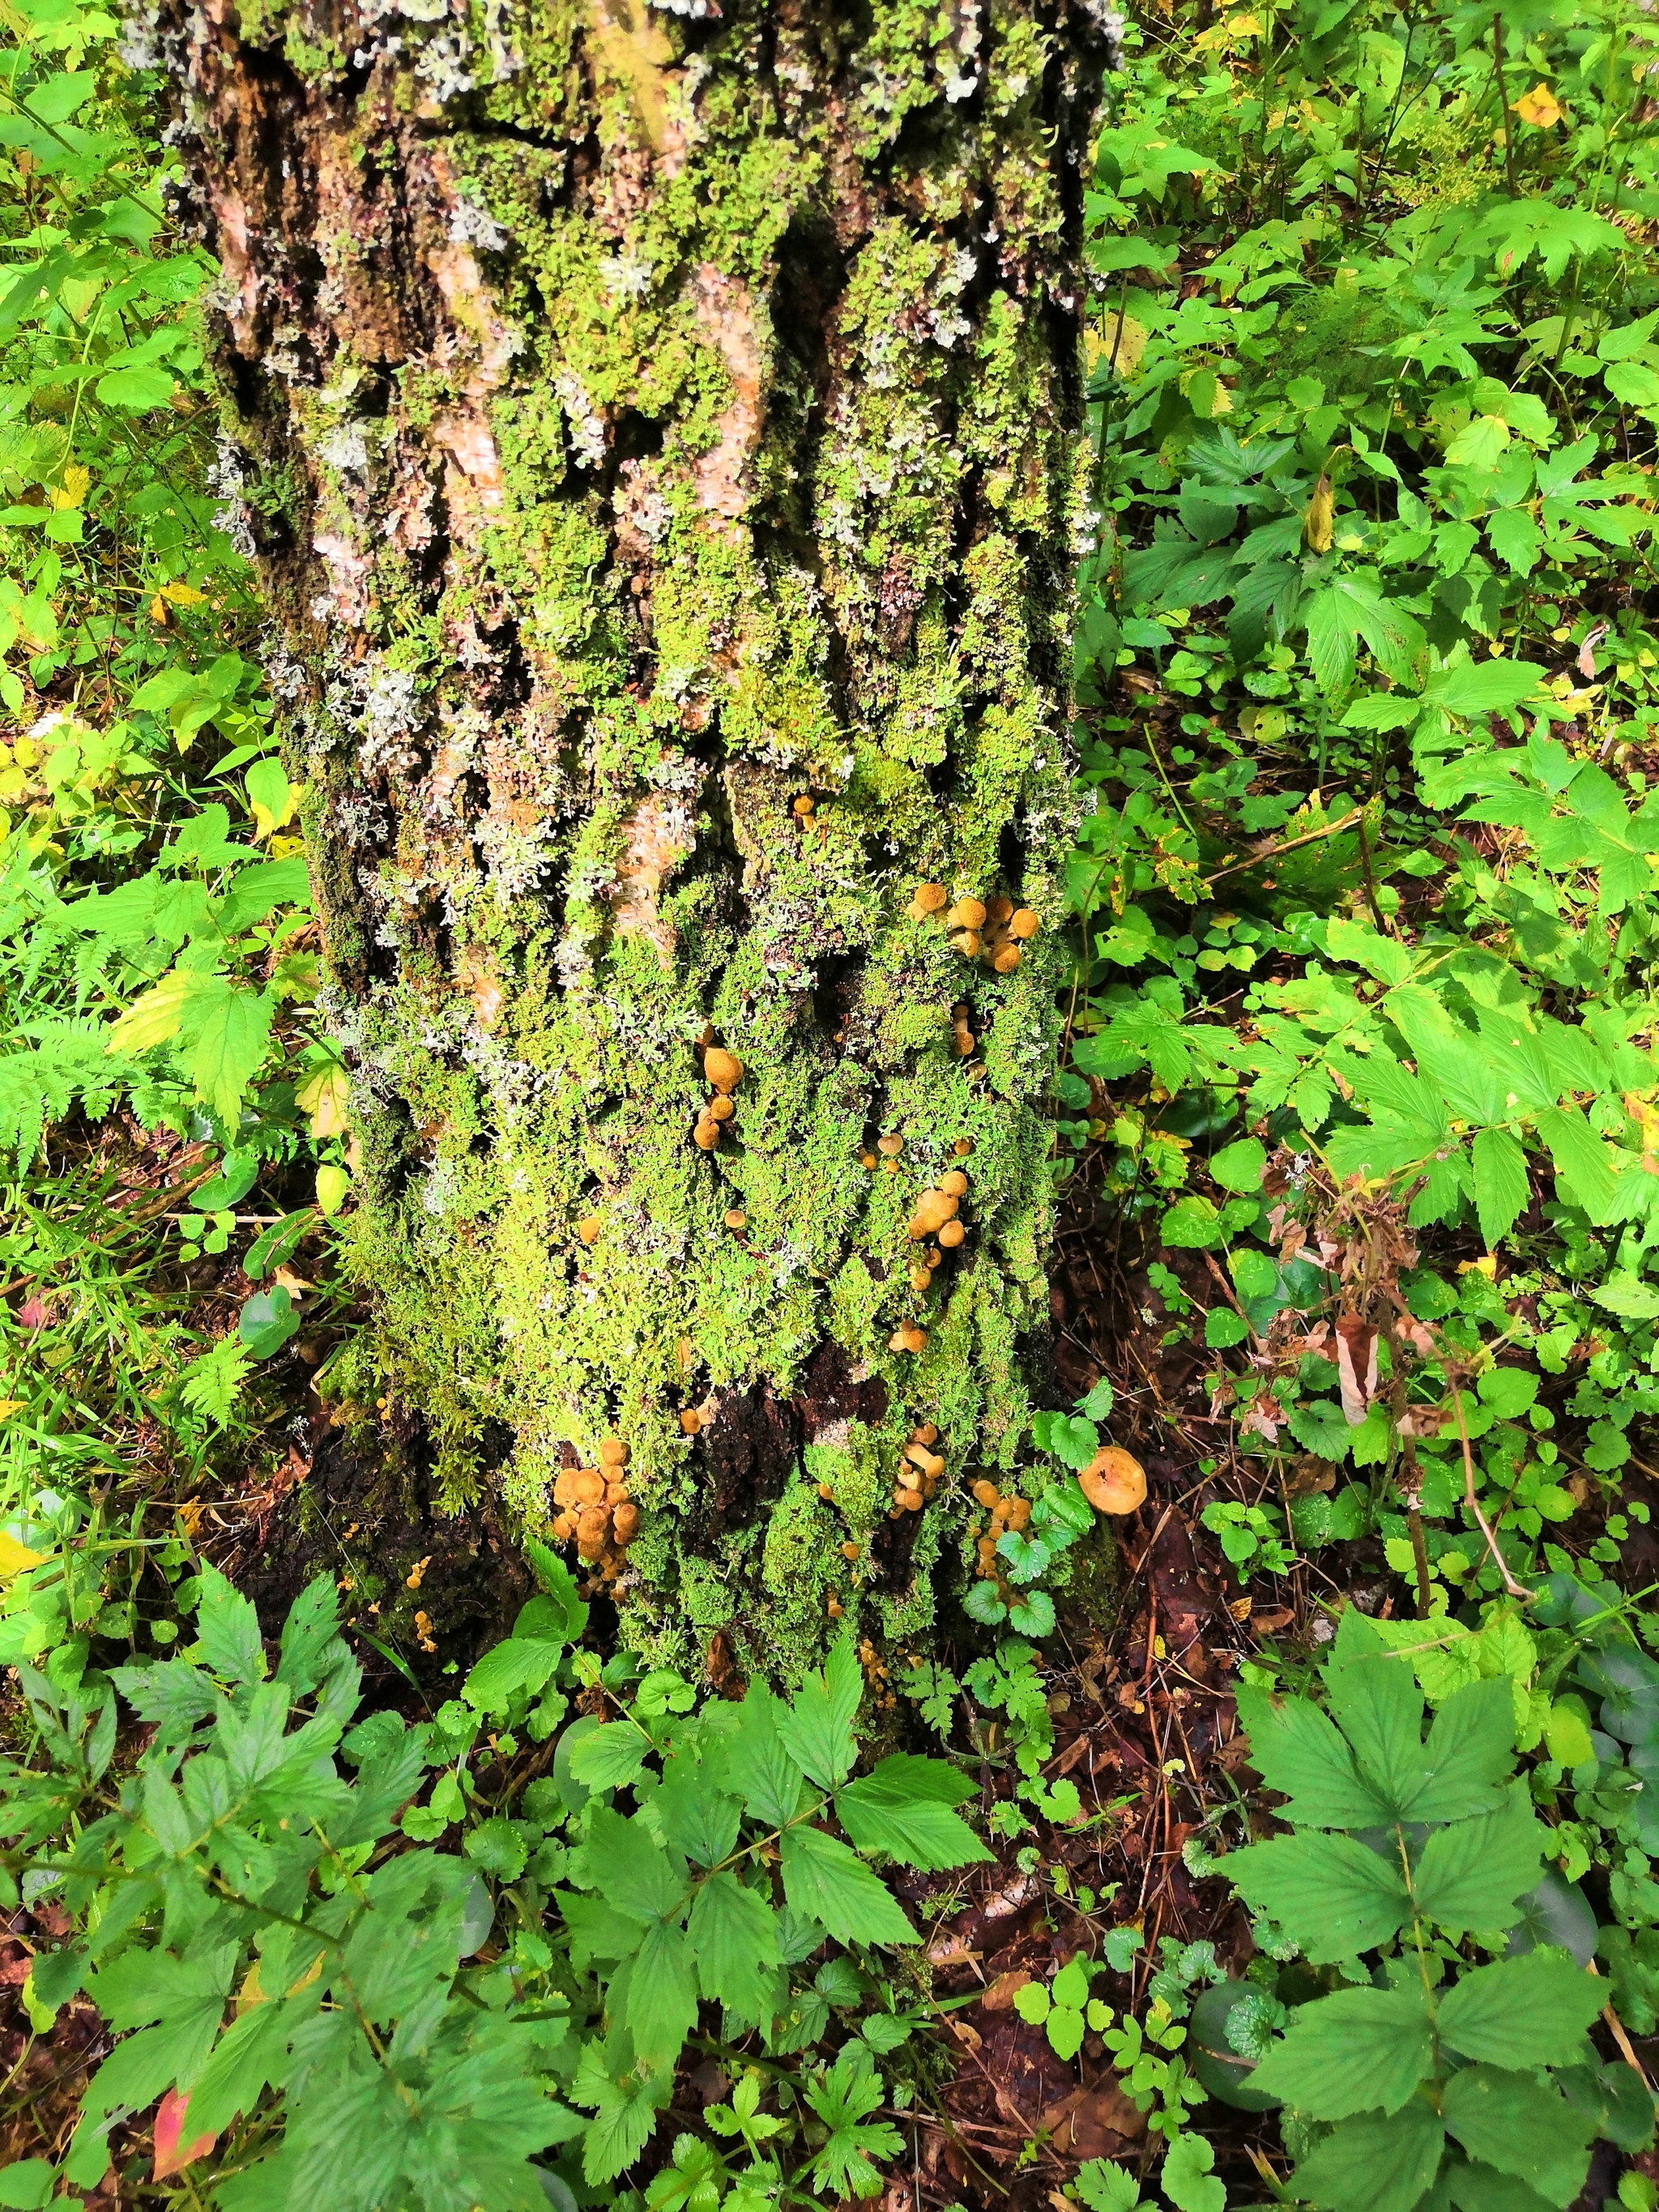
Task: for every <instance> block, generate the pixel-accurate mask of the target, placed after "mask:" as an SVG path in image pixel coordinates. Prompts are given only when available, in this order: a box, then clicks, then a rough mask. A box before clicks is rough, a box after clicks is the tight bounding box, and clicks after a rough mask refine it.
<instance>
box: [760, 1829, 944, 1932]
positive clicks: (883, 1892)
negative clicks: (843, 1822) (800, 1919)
mask: <svg viewBox="0 0 1659 2212" xmlns="http://www.w3.org/2000/svg"><path fill="white" fill-rule="evenodd" d="M782 1860H783V1893H784V1895H785V1896H786V1897H787V1899H788V1900H789V1902H790V1904H791V1905H793V1907H794V1909H795V1911H797V1912H799V1913H802V1914H805V1916H807V1917H809V1918H811V1919H813V1920H817V1921H819V1922H821V1923H822V1924H823V1926H824V1927H825V1928H827V1929H829V1933H830V1934H831V1935H832V1936H834V1937H835V1938H836V1942H840V1943H914V1942H915V1941H916V1931H915V1929H914V1928H912V1927H911V1925H910V1923H909V1922H908V1920H907V1919H906V1918H905V1917H904V1914H903V1913H902V1911H901V1910H900V1909H899V1906H898V1905H897V1903H896V1900H895V1899H894V1898H893V1897H892V1895H891V1894H890V1892H889V1891H888V1889H887V1887H886V1886H885V1885H884V1883H883V1882H882V1881H880V1880H879V1879H878V1877H877V1875H874V1874H873V1873H872V1871H871V1869H869V1868H868V1867H867V1866H866V1865H865V1863H864V1862H863V1860H862V1859H860V1857H859V1856H858V1854H857V1852H856V1851H854V1850H849V1849H848V1846H847V1845H846V1844H843V1843H841V1842H838V1841H837V1840H836V1838H835V1837H834V1836H826V1835H825V1834H824V1833H823V1830H822V1829H820V1828H809V1827H806V1826H797V1827H793V1828H787V1829H786V1830H785V1831H784V1835H783V1843H782Z"/></svg>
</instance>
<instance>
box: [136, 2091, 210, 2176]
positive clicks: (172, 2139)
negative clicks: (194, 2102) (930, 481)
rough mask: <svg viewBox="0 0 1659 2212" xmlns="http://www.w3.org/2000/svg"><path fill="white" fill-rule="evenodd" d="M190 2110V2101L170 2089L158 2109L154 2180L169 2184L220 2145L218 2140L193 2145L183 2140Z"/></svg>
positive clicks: (203, 2139) (206, 2139) (203, 2138)
mask: <svg viewBox="0 0 1659 2212" xmlns="http://www.w3.org/2000/svg"><path fill="white" fill-rule="evenodd" d="M189 2110H190V2100H189V2098H188V2097H181V2096H180V2095H179V2092H178V2091H177V2090H176V2089H169V2090H168V2091H167V2094H166V2096H165V2097H163V2098H162V2100H161V2103H160V2104H159V2105H158V2106H156V2109H155V2172H154V2173H153V2175H152V2177H151V2178H152V2179H154V2180H156V2181H167V2180H169V2179H171V2178H172V2176H173V2174H175V2173H182V2172H184V2170H185V2167H186V2166H193V2165H194V2164H195V2162H196V2160H197V2159H198V2158H205V2157H206V2156H207V2154H208V2153H209V2152H210V2150H211V2149H212V2148H213V2146H214V2144H215V2143H216V2142H217V2141H218V2137H217V2136H197V2138H196V2140H195V2142H191V2143H187V2142H184V2141H183V2140H182V2138H183V2136H184V2132H185V2115H186V2114H187V2113H188V2112H189Z"/></svg>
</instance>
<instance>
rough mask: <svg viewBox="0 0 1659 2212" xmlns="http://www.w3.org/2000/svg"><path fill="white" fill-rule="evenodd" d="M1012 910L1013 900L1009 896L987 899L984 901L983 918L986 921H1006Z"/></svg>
mask: <svg viewBox="0 0 1659 2212" xmlns="http://www.w3.org/2000/svg"><path fill="white" fill-rule="evenodd" d="M1013 910H1014V902H1013V901H1012V899H1011V898H994V899H987V901H986V902H985V919H986V920H987V921H996V922H1002V921H1007V919H1008V917H1009V915H1011V914H1012V912H1013Z"/></svg>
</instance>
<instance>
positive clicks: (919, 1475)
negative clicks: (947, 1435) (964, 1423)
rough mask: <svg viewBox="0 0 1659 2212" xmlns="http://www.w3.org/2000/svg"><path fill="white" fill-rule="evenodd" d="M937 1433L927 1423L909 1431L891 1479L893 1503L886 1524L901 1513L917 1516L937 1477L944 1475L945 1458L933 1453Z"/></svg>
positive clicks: (937, 1439) (941, 1454)
mask: <svg viewBox="0 0 1659 2212" xmlns="http://www.w3.org/2000/svg"><path fill="white" fill-rule="evenodd" d="M938 1442H939V1431H938V1430H937V1429H936V1428H935V1427H934V1425H933V1423H932V1422H931V1421H924V1422H923V1423H922V1425H921V1427H920V1428H919V1429H912V1430H911V1431H910V1441H909V1442H908V1443H907V1444H906V1445H905V1447H904V1452H903V1455H902V1458H901V1459H900V1461H899V1469H898V1473H897V1474H896V1476H895V1477H894V1479H893V1503H892V1507H891V1510H890V1511H889V1513H888V1516H887V1517H888V1519H889V1520H890V1521H896V1520H897V1519H898V1517H899V1516H900V1514H902V1513H920V1512H921V1509H922V1507H923V1506H924V1505H925V1504H927V1501H928V1499H929V1498H931V1497H932V1496H933V1492H934V1491H935V1490H937V1489H938V1487H939V1477H940V1476H941V1475H942V1474H944V1473H945V1455H944V1454H943V1453H942V1452H936V1451H935V1450H934V1449H933V1446H934V1445H935V1444H936V1443H938Z"/></svg>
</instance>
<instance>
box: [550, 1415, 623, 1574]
mask: <svg viewBox="0 0 1659 2212" xmlns="http://www.w3.org/2000/svg"><path fill="white" fill-rule="evenodd" d="M627 1469H628V1446H627V1445H626V1444H625V1443H623V1440H622V1438H621V1437H605V1440H604V1442H603V1443H601V1444H600V1446H599V1465H598V1466H597V1467H568V1468H563V1469H562V1471H561V1473H560V1474H559V1475H558V1477H557V1479H556V1481H555V1482H554V1485H553V1503H554V1504H556V1506H558V1507H559V1508H560V1509H561V1510H560V1511H559V1513H558V1516H557V1517H556V1519H555V1521H554V1523H553V1534H554V1536H555V1538H556V1541H558V1542H559V1543H561V1544H568V1542H569V1541H570V1540H571V1539H572V1537H574V1539H575V1543H576V1555H577V1557H578V1558H579V1559H583V1560H585V1561H586V1564H587V1565H589V1566H590V1567H592V1569H593V1571H594V1572H595V1573H596V1574H597V1575H598V1576H599V1580H600V1581H601V1582H606V1583H613V1582H615V1581H616V1579H617V1576H618V1575H620V1574H621V1572H622V1571H623V1567H624V1566H625V1565H627V1563H628V1561H627V1554H628V1547H629V1545H630V1544H631V1543H632V1542H633V1541H634V1539H635V1536H636V1535H637V1534H639V1528H640V1509H639V1507H638V1506H637V1505H636V1504H635V1503H634V1501H633V1499H632V1498H630V1497H629V1494H628V1473H627Z"/></svg>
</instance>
